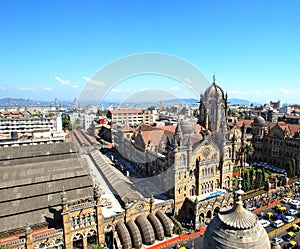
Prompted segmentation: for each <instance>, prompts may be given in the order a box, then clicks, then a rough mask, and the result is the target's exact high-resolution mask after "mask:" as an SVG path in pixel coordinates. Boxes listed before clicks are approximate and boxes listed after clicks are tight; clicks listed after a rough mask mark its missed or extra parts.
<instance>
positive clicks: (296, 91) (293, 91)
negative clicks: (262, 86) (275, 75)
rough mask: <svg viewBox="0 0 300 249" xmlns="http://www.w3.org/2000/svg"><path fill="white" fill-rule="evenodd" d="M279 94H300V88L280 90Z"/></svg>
mask: <svg viewBox="0 0 300 249" xmlns="http://www.w3.org/2000/svg"><path fill="white" fill-rule="evenodd" d="M279 92H281V93H283V94H289V95H295V94H299V93H300V88H297V89H293V90H290V89H286V88H279Z"/></svg>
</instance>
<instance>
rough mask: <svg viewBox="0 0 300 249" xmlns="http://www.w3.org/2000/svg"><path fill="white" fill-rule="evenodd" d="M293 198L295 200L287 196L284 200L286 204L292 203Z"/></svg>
mask: <svg viewBox="0 0 300 249" xmlns="http://www.w3.org/2000/svg"><path fill="white" fill-rule="evenodd" d="M292 200H293V199H291V198H288V197H285V198H283V200H282V202H283V203H285V204H288V203H290V202H291V201H292Z"/></svg>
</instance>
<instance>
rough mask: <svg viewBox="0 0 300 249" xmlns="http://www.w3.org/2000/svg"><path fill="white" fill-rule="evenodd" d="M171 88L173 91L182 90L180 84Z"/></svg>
mask: <svg viewBox="0 0 300 249" xmlns="http://www.w3.org/2000/svg"><path fill="white" fill-rule="evenodd" d="M170 90H172V91H180V90H181V88H180V87H179V86H171V87H170Z"/></svg>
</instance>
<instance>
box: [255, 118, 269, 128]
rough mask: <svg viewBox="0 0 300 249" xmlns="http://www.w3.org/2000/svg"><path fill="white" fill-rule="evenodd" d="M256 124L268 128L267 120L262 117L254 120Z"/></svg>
mask: <svg viewBox="0 0 300 249" xmlns="http://www.w3.org/2000/svg"><path fill="white" fill-rule="evenodd" d="M254 124H256V125H258V126H261V127H263V126H266V120H265V119H264V118H263V117H262V116H258V117H255V118H254Z"/></svg>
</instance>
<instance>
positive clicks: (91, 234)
mask: <svg viewBox="0 0 300 249" xmlns="http://www.w3.org/2000/svg"><path fill="white" fill-rule="evenodd" d="M86 241H87V246H88V248H92V246H93V245H94V244H97V233H96V231H95V230H94V229H91V230H89V231H88V232H87V234H86Z"/></svg>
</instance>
